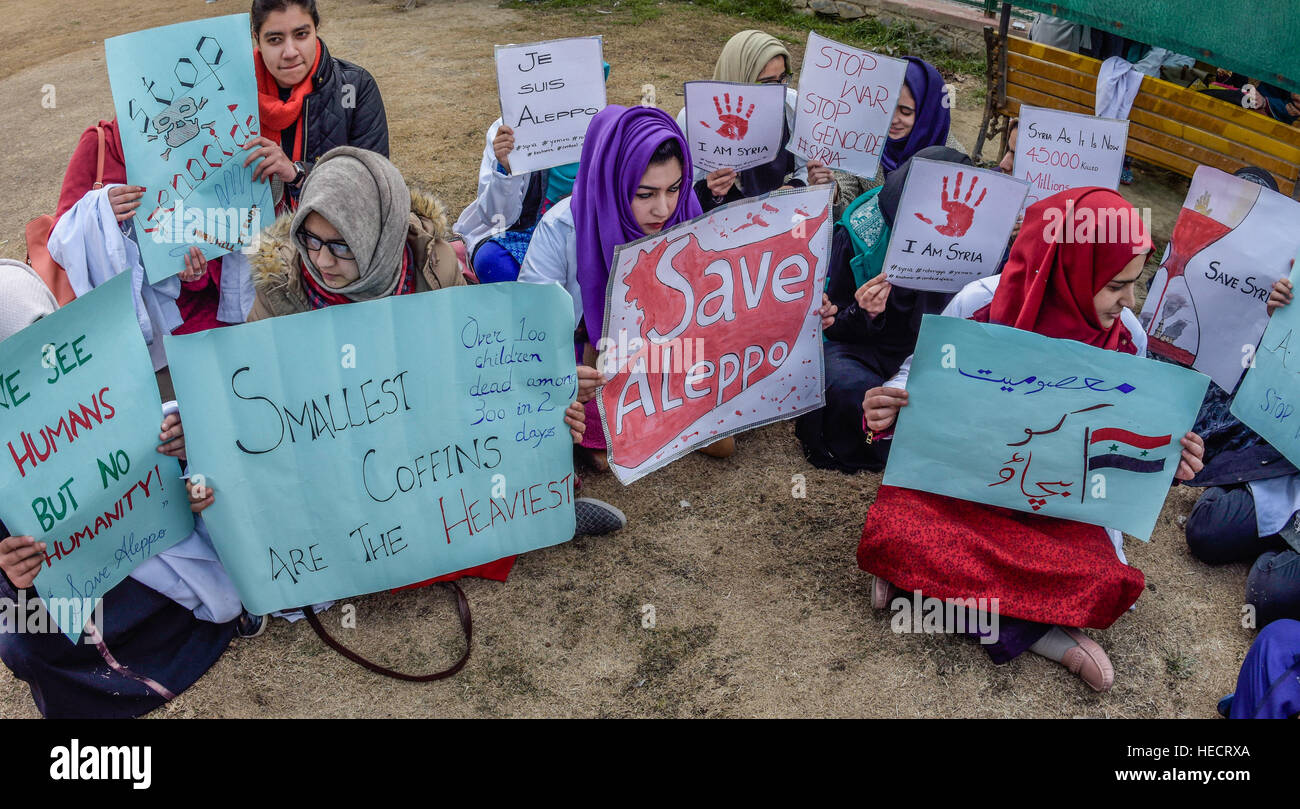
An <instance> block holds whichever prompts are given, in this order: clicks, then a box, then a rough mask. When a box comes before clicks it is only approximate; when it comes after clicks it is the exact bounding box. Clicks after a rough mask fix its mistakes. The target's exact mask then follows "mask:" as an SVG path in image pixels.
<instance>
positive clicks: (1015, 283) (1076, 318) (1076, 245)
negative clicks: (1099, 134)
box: [858, 188, 1204, 691]
mask: <svg viewBox="0 0 1300 809" xmlns="http://www.w3.org/2000/svg"><path fill="white" fill-rule="evenodd" d="M1067 204H1069V205H1071V206H1073V208H1074V210H1076V211H1083V210H1084V209H1085V208H1086V209H1089V210H1090V213H1091V214H1092V216H1094V217H1096V216H1098V215H1100V213H1101V211H1103V210H1112V209H1117V208H1118V209H1121V210H1123V209H1129V208H1131V207H1132V206H1131V205H1129V203H1128V202H1126V201H1125V200H1124V198H1123V197H1121V196H1120V195H1119V194H1117V193H1115V192H1114V191H1110V190H1108V189H1103V188H1076V189H1072V190H1069V191H1062V192H1060V193H1058V194H1055V195H1053V196H1051V197H1048V198H1047V199H1045V200H1041V201H1040V202H1037V203H1035V204H1033V205H1031V206H1029V208H1028V210H1026V212H1025V221H1024V226H1023V228H1022V229H1021V232H1020V236H1019V237H1018V238H1017V239H1016V241H1015V244H1014V245H1013V246H1012V249H1011V257H1010V259H1009V260H1008V261H1007V265H1006V268H1005V269H1004V270H1003V272H1002V274H1001V275H997V276H992V277H990V278H984V279H981V280H979V281H975V282H973V283H971V284H968V285H967V286H966V287H965V288H964V289H962V291H961V292H959V293H958V294H957V296H956V297H955V298H953V300H952V302H951V303H950V304H949V305H948V307H947V308H946V309H945V310H944V312H943V314H944V315H946V316H951V317H968V318H971V319H973V320H976V321H979V322H984V323H996V324H1000V325H1004V326H1013V327H1015V328H1020V329H1025V330H1026V331H1033V332H1036V333H1038V334H1042V335H1045V336H1047V337H1055V338H1062V339H1072V340H1078V341H1080V342H1082V343H1086V344H1088V345H1093V346H1097V347H1098V348H1103V349H1107V350H1110V351H1122V352H1124V353H1127V354H1135V355H1137V356H1142V355H1143V354H1144V353H1145V351H1146V333H1145V332H1143V331H1142V327H1141V326H1140V325H1139V324H1138V320H1137V318H1136V316H1134V315H1133V313H1132V311H1131V307H1132V306H1133V305H1134V297H1133V286H1134V284H1135V283H1136V282H1137V279H1138V276H1139V275H1140V274H1141V273H1142V268H1143V264H1144V262H1145V260H1146V257H1147V253H1148V252H1149V251H1150V249H1151V242H1150V237H1149V236H1148V235H1147V234H1146V233H1145V232H1141V233H1133V234H1130V238H1129V239H1127V240H1119V239H1114V240H1107V241H1102V242H1098V243H1096V244H1093V243H1089V242H1061V241H1060V240H1059V239H1057V238H1049V235H1048V234H1049V232H1050V231H1049V230H1048V228H1049V223H1050V222H1054V221H1056V222H1059V221H1060V219H1059V217H1060V216H1061V214H1062V212H1063V209H1064V207H1065V206H1066V205H1067ZM1093 221H1097V220H1096V219H1095V218H1094V220H1093ZM1135 230H1136V229H1135ZM910 367H911V360H910V358H909V360H908V362H906V363H904V364H903V367H902V368H901V369H900V370H899V373H898V374H897V375H896V376H895V377H894V378H893V379H891V380H890V381H889V382H888V383H886V385H885V386H882V387H879V388H873V389H872V390H870V391H868V392H867V396H866V399H865V401H864V403H863V409H864V411H865V412H866V420H867V427H868V428H869V429H870V430H872V431H873V433H875V434H877V435H879V436H881V437H884V435H885V434H886V432H887V431H892V428H893V425H894V421H895V419H896V418H897V415H898V411H899V408H901V407H904V406H906V404H907V402H908V394H907V390H906V383H907V375H908V371H909V370H910ZM1181 443H1182V446H1183V451H1182V456H1181V461H1180V462H1179V465H1178V470H1177V472H1176V473H1175V478H1176V479H1178V480H1188V479H1190V478H1191V477H1192V476H1193V475H1194V474H1196V473H1197V472H1198V471H1200V469H1201V467H1202V463H1201V456H1202V454H1203V451H1204V446H1203V444H1202V443H1201V439H1200V438H1199V437H1198V436H1197V435H1196V434H1195V433H1191V432H1189V433H1187V435H1185V436H1184V437H1183V438H1182V441H1181ZM1122 542H1123V537H1122V535H1121V534H1120V533H1119V532H1118V531H1113V530H1109V529H1102V528H1099V527H1097V526H1093V525H1085V524H1083V523H1077V522H1072V521H1069V520H1062V519H1057V518H1052V517H1044V516H1038V515H1035V514H1026V513H1022V512H1017V511H1012V510H1010V509H1005V508H999V507H995V506H988V505H981V504H977V503H971V502H967V501H963V500H957V499H954V498H951V497H944V496H941V495H936V494H930V493H927V492H921V491H913V490H910V489H899V488H895V487H892V486H882V487H880V492H879V493H878V495H877V497H876V501H875V503H874V504H873V505H872V507H871V510H870V511H869V512H868V514H867V520H866V524H865V526H864V527H863V531H862V540H861V543H860V544H859V545H858V564H859V566H860V567H861V568H862V569H863V570H867V571H869V572H872V573H874V574H876V586H875V588H874V590H873V599H872V602H873V606H877V607H878V608H883V607H885V606H886V605H887V604H888V602H889V600H890V599H889V594H890V589H891V588H890V583H891V582H892V583H893V584H895V585H898V586H900V587H902V588H904V589H907V590H913V591H920V592H922V593H925V594H926V595H927V596H933V597H937V598H957V599H965V598H996V599H998V601H997V604H998V607H997V612H998V615H997V616H996V619H997V620H998V638H997V640H996V642H994V643H991V644H989V645H987V646H986V647H985V648H986V650H987V651H988V653H989V655H990V656H991V657H992V658H993V660H994V662H997V663H1001V662H1005V661H1007V660H1010V659H1012V658H1014V657H1016V656H1018V655H1019V654H1021V653H1022V652H1024V651H1025V650H1026V649H1028V650H1030V651H1033V652H1035V653H1037V654H1041V655H1043V656H1045V657H1048V658H1049V659H1052V660H1055V661H1057V662H1059V663H1061V664H1062V665H1064V666H1066V667H1067V668H1068V669H1069V670H1070V671H1071V672H1072V673H1075V674H1078V675H1079V676H1080V677H1081V678H1082V679H1083V680H1084V682H1086V683H1087V684H1088V685H1089V686H1090V687H1091V688H1093V689H1094V690H1097V691H1105V690H1107V689H1109V688H1110V686H1111V683H1112V682H1113V680H1114V669H1113V668H1112V666H1111V663H1110V660H1109V659H1108V658H1107V657H1106V653H1105V652H1104V651H1103V650H1102V648H1101V647H1100V646H1098V645H1097V644H1096V642H1094V641H1092V640H1091V639H1089V638H1088V637H1087V636H1086V635H1084V634H1083V633H1081V632H1079V631H1078V630H1077V629H1075V627H1084V626H1092V627H1097V628H1100V629H1104V628H1106V627H1108V626H1110V624H1111V623H1113V622H1114V621H1115V619H1116V618H1118V617H1119V616H1120V615H1122V614H1123V613H1124V611H1125V610H1127V609H1128V608H1129V607H1130V606H1131V605H1132V604H1133V603H1134V602H1135V601H1136V600H1137V597H1138V595H1139V594H1141V592H1142V588H1143V583H1144V580H1143V576H1142V573H1141V571H1139V570H1138V569H1137V568H1133V567H1129V566H1128V565H1127V564H1126V563H1125V562H1124V557H1123V549H1122Z"/></svg>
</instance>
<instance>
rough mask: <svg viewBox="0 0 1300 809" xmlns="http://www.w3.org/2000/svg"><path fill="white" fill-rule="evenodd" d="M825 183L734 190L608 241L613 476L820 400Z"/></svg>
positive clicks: (655, 465)
mask: <svg viewBox="0 0 1300 809" xmlns="http://www.w3.org/2000/svg"><path fill="white" fill-rule="evenodd" d="M830 192H831V188H830V186H828V185H821V186H812V187H810V188H804V189H799V190H796V191H788V192H780V193H775V194H771V195H769V196H767V197H762V198H758V199H750V200H743V201H741V202H735V203H732V204H731V205H726V206H723V207H721V208H716V209H714V210H713V211H711V212H709V213H707V214H705V215H704V216H701V217H698V218H696V219H693V220H691V221H690V222H684V223H682V224H680V225H678V226H677V227H674V228H672V229H671V230H668V231H665V232H663V233H660V234H657V235H655V236H649V237H646V238H644V239H640V240H638V241H635V242H631V243H629V244H625V245H623V246H621V247H619V248H618V249H617V250H616V251H615V254H614V262H613V267H612V270H611V273H610V282H609V288H608V291H607V297H606V300H605V326H604V336H603V337H602V338H601V343H602V345H601V346H600V348H601V349H602V370H603V371H604V373H605V376H606V377H607V378H608V380H609V381H608V382H607V383H606V384H605V385H604V386H603V387H602V388H601V389H600V393H599V398H598V400H597V401H598V404H599V407H600V414H601V424H602V426H603V427H604V429H605V437H606V440H607V442H608V445H609V464H610V467H611V468H612V469H613V470H614V474H615V475H616V476H617V477H618V479H619V480H620V481H622V482H623V483H624V484H628V483H631V482H633V481H635V480H637V479H638V478H640V477H642V476H644V475H647V474H649V473H650V472H653V471H654V470H656V469H659V468H660V467H662V466H665V465H666V464H668V463H671V462H672V461H674V460H676V459H677V458H680V457H682V456H683V455H685V454H687V453H689V452H691V451H692V450H695V449H697V448H699V447H703V446H706V445H708V444H711V443H713V442H714V441H717V440H719V439H721V438H724V437H726V436H728V435H732V434H734V433H738V432H741V431H742V430H748V429H750V428H752V427H756V426H759V425H761V424H766V423H768V422H772V421H778V420H781V419H788V418H793V417H794V416H797V415H799V414H800V413H803V412H805V411H808V410H813V409H815V408H818V407H821V406H822V404H823V402H824V398H823V387H824V386H823V366H822V341H821V317H820V315H819V310H820V309H821V302H822V300H821V299H822V289H823V287H824V286H825V281H826V267H827V256H828V254H829V252H830V241H831V236H830V234H831V220H830V202H831V198H830Z"/></svg>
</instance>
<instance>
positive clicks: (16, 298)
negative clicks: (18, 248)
mask: <svg viewBox="0 0 1300 809" xmlns="http://www.w3.org/2000/svg"><path fill="white" fill-rule="evenodd" d="M58 308H59V304H58V302H57V301H56V300H55V299H54V293H53V292H50V288H49V287H47V286H45V282H44V281H42V280H41V277H40V276H39V275H37V274H36V271H35V270H33V269H32V268H31V267H28V266H27V265H26V264H24V263H22V262H21V261H14V260H13V259H11V258H0V340H6V339H8V338H10V337H12V336H13V335H15V334H17V333H18V332H20V331H22V330H23V329H25V328H27V327H28V326H30V325H32V324H33V323H35V322H36V321H37V320H39V319H40V318H42V317H45V316H46V315H48V314H50V313H51V312H53V311H54V310H55V309H58Z"/></svg>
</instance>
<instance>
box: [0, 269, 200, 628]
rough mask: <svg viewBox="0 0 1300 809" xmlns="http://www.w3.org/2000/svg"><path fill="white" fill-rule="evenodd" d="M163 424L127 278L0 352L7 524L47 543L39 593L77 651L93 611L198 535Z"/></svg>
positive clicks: (1, 480)
mask: <svg viewBox="0 0 1300 809" xmlns="http://www.w3.org/2000/svg"><path fill="white" fill-rule="evenodd" d="M161 422H162V408H161V405H160V402H159V400H158V387H157V382H156V381H155V377H154V374H153V365H152V363H151V362H150V361H149V353H148V351H147V350H146V349H145V345H144V337H142V336H141V334H140V326H139V325H138V323H137V322H136V317H135V308H134V307H133V306H132V305H131V278H130V273H123V274H121V275H118V276H117V277H115V278H113V279H111V280H109V281H107V282H105V283H104V284H101V285H100V286H99V287H97V288H96V289H93V290H91V291H90V292H89V293H87V294H86V295H84V296H82V297H80V298H77V299H76V300H74V301H72V302H71V303H69V304H68V305H67V306H65V307H63V308H62V309H60V310H58V311H57V312H54V313H53V314H51V315H49V316H48V317H44V318H41V319H40V320H38V321H37V322H36V323H34V324H32V325H30V326H28V327H27V328H25V329H23V330H22V331H20V332H18V333H17V334H15V335H13V336H12V337H10V338H9V339H7V340H5V341H4V342H3V343H0V443H3V449H0V520H2V521H3V522H4V524H5V527H6V528H8V529H9V533H10V534H11V535H12V536H31V537H34V538H35V539H36V541H37V542H44V543H45V554H44V556H45V561H44V564H43V565H42V566H41V569H40V572H38V573H37V574H36V579H35V581H34V582H33V586H35V588H36V592H37V593H39V594H40V596H41V598H42V599H43V600H44V601H45V604H46V607H47V609H48V612H49V615H50V616H51V617H52V618H53V619H54V620H55V621H56V622H57V623H58V625H59V628H60V629H62V630H63V632H64V634H66V635H67V636H68V637H69V638H71V639H72V640H73V641H74V642H75V641H76V639H77V637H78V636H80V635H81V630H82V628H83V626H85V622H86V618H87V617H89V616H90V615H91V614H92V612H93V608H92V607H91V606H90V603H91V602H93V601H94V600H95V599H98V598H101V597H102V596H103V595H104V594H105V593H106V592H108V591H109V590H110V589H112V588H113V587H114V586H115V585H117V584H118V583H119V582H121V581H122V580H123V579H125V578H126V577H127V576H128V575H129V574H130V573H131V571H132V570H134V569H135V568H136V566H138V565H139V564H140V563H141V562H143V561H144V560H145V559H148V558H149V557H150V556H153V555H154V554H156V553H158V552H160V551H163V550H166V549H167V548H169V547H171V546H172V545H175V544H176V543H177V542H179V541H180V540H182V539H184V538H186V537H187V536H189V535H190V533H191V532H193V530H194V518H193V516H192V515H191V514H190V509H189V500H188V498H187V497H186V494H185V487H184V484H182V483H181V480H180V473H181V471H180V466H179V465H178V464H177V462H176V460H175V459H174V458H170V457H168V456H166V455H161V454H159V453H158V451H157V446H158V430H159V425H160V424H161ZM99 628H100V629H101V630H102V629H103V627H99ZM87 637H90V636H87Z"/></svg>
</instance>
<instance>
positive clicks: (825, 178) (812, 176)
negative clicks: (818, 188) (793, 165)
mask: <svg viewBox="0 0 1300 809" xmlns="http://www.w3.org/2000/svg"><path fill="white" fill-rule="evenodd" d="M833 179H834V177H833V175H832V174H831V170H830V168H829V167H827V165H826V164H825V163H823V162H822V161H820V160H809V161H808V185H821V184H823V183H829V182H830V181H831V180H833Z"/></svg>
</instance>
